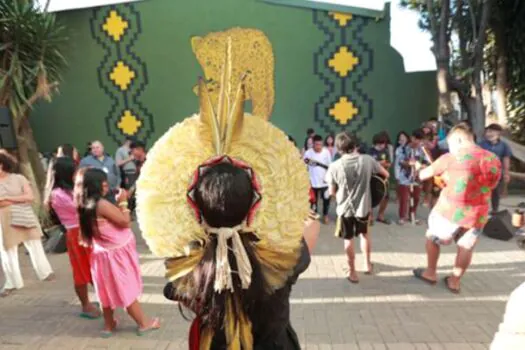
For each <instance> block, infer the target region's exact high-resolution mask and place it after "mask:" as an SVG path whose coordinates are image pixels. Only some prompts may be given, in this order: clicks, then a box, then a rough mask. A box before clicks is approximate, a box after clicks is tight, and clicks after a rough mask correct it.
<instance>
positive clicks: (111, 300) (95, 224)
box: [75, 168, 160, 337]
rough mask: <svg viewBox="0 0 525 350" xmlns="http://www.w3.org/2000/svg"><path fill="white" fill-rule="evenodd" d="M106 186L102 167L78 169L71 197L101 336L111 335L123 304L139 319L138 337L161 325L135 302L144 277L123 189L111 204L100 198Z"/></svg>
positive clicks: (123, 307)
mask: <svg viewBox="0 0 525 350" xmlns="http://www.w3.org/2000/svg"><path fill="white" fill-rule="evenodd" d="M108 191H109V185H108V183H107V176H106V173H104V171H102V170H100V169H93V168H90V169H82V170H80V171H79V173H78V174H77V176H76V179H75V201H76V204H77V208H78V214H79V219H80V229H81V232H82V237H83V239H84V241H85V243H86V244H89V245H90V246H91V247H92V253H91V275H92V278H93V284H94V286H95V291H96V293H97V296H98V299H99V300H100V303H101V304H102V311H103V314H104V324H105V326H104V330H103V331H102V334H101V335H102V336H103V337H110V336H112V335H113V333H114V331H115V329H116V327H117V322H116V320H115V318H114V310H115V309H116V308H122V309H126V311H127V312H128V314H129V315H130V316H131V318H133V320H134V321H135V322H136V323H137V326H138V329H137V335H139V336H140V335H143V334H145V333H147V332H149V331H152V330H156V329H159V328H160V321H159V319H158V318H153V319H152V318H149V317H147V316H146V315H145V314H144V312H143V311H142V307H141V306H140V303H139V302H138V297H139V296H140V295H141V293H142V278H141V275H140V267H139V257H138V254H137V249H136V242H135V236H134V234H133V232H132V231H131V229H130V227H129V226H130V221H131V220H130V212H129V209H128V202H127V193H126V192H125V191H121V192H119V194H118V196H117V198H116V199H117V205H118V206H115V205H113V204H111V203H110V202H109V201H107V200H105V199H104V196H105V195H106V194H107V193H108Z"/></svg>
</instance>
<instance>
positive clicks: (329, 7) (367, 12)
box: [259, 0, 385, 18]
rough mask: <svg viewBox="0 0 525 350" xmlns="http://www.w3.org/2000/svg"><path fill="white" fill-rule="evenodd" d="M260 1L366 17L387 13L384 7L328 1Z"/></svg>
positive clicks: (380, 15) (381, 15)
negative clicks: (376, 8)
mask: <svg viewBox="0 0 525 350" xmlns="http://www.w3.org/2000/svg"><path fill="white" fill-rule="evenodd" d="M259 1H262V2H267V3H270V4H275V5H284V6H294V7H306V8H310V9H317V10H326V11H335V12H346V13H352V14H354V15H358V16H364V17H374V18H377V17H383V15H384V14H385V10H384V9H383V10H382V11H376V10H371V9H365V8H362V7H355V6H345V5H335V4H327V3H322V2H317V1H309V0H259Z"/></svg>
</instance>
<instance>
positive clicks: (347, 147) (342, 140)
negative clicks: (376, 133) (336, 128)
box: [335, 132, 357, 153]
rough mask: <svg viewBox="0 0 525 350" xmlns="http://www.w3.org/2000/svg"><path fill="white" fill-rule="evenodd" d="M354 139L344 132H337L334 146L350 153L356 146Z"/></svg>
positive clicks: (342, 151) (340, 150)
mask: <svg viewBox="0 0 525 350" xmlns="http://www.w3.org/2000/svg"><path fill="white" fill-rule="evenodd" d="M356 144H357V143H356V140H355V138H354V137H352V136H351V135H349V134H348V133H346V132H342V133H340V134H337V136H336V137H335V147H336V148H337V150H338V151H339V152H341V153H350V152H352V151H353V150H354V149H355V147H356Z"/></svg>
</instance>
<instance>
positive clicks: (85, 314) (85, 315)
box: [78, 311, 102, 320]
mask: <svg viewBox="0 0 525 350" xmlns="http://www.w3.org/2000/svg"><path fill="white" fill-rule="evenodd" d="M78 317H80V318H84V319H86V320H98V319H99V318H101V317H102V314H101V313H98V314H97V313H96V312H94V311H91V312H85V311H82V312H81V313H80V314H79V315H78Z"/></svg>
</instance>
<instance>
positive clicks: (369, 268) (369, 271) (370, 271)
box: [363, 263, 374, 275]
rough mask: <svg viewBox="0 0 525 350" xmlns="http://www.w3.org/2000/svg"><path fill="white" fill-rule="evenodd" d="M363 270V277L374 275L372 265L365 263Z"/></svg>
mask: <svg viewBox="0 0 525 350" xmlns="http://www.w3.org/2000/svg"><path fill="white" fill-rule="evenodd" d="M363 270H364V271H365V275H372V274H373V273H374V264H372V263H368V264H367V263H365V265H364V269H363Z"/></svg>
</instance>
